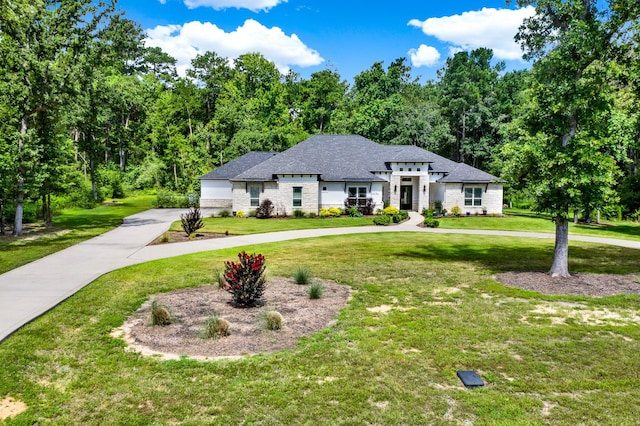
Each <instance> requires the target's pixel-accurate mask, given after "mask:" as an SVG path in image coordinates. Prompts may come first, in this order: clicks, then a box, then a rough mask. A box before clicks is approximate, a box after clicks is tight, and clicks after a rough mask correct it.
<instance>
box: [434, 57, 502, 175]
mask: <svg viewBox="0 0 640 426" xmlns="http://www.w3.org/2000/svg"><path fill="white" fill-rule="evenodd" d="M492 59H493V51H492V50H491V49H487V48H479V49H475V50H473V51H471V52H458V53H456V54H455V55H454V56H453V57H452V58H449V59H447V64H446V66H445V67H444V68H443V69H442V70H440V71H439V75H440V77H441V79H440V83H439V87H440V89H441V92H442V97H441V106H442V109H443V114H444V115H445V116H446V117H447V118H448V119H449V125H450V127H451V131H452V132H453V136H454V137H455V144H454V145H452V146H451V152H450V154H449V155H450V157H451V158H452V159H453V160H455V161H458V162H460V161H466V162H469V163H471V164H472V165H473V166H475V167H480V166H481V163H482V162H483V161H486V160H487V159H488V157H489V155H490V152H491V151H492V147H493V146H494V145H496V138H495V134H494V130H495V127H494V126H493V121H494V116H493V112H494V111H493V108H494V104H495V87H496V84H497V81H498V74H499V72H500V71H502V70H503V69H504V63H503V62H499V63H498V64H497V65H495V66H492V65H491V61H492Z"/></svg>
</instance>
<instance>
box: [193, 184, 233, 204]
mask: <svg viewBox="0 0 640 426" xmlns="http://www.w3.org/2000/svg"><path fill="white" fill-rule="evenodd" d="M232 188H233V186H232V185H231V182H229V181H228V180H202V181H200V207H201V208H215V209H231V208H232V200H233V193H232Z"/></svg>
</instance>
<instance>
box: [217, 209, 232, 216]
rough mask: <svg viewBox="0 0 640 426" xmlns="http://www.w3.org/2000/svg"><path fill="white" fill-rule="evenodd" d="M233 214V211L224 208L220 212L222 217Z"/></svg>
mask: <svg viewBox="0 0 640 426" xmlns="http://www.w3.org/2000/svg"><path fill="white" fill-rule="evenodd" d="M229 216H231V212H230V211H229V210H227V209H224V210H222V211H221V212H220V217H229Z"/></svg>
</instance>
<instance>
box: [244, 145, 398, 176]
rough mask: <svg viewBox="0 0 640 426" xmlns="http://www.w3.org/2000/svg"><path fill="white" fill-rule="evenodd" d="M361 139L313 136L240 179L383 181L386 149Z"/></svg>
mask: <svg viewBox="0 0 640 426" xmlns="http://www.w3.org/2000/svg"><path fill="white" fill-rule="evenodd" d="M381 147H382V145H379V144H377V143H375V142H373V141H370V140H369V139H367V138H363V137H362V136H356V135H350V136H333V135H317V136H313V137H311V138H309V139H307V140H305V141H303V142H300V143H299V144H297V145H295V146H294V147H292V148H289V149H288V150H286V151H284V152H281V153H280V154H278V155H276V156H275V157H273V158H270V159H268V160H266V161H264V162H263V163H260V164H258V165H257V166H255V167H253V168H251V169H249V170H247V171H246V172H244V173H241V174H240V175H238V176H237V177H236V179H237V180H249V181H251V180H272V179H273V178H274V175H282V174H315V175H321V178H322V180H325V181H334V182H335V181H349V180H365V181H377V180H381V179H379V178H377V177H376V176H374V175H373V174H372V173H371V171H372V170H385V169H386V168H385V155H384V154H385V152H386V151H385V150H384V149H381Z"/></svg>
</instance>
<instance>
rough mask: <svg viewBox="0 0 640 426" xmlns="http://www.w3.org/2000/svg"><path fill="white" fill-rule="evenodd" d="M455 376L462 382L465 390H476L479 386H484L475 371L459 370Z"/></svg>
mask: <svg viewBox="0 0 640 426" xmlns="http://www.w3.org/2000/svg"><path fill="white" fill-rule="evenodd" d="M456 375H457V376H458V378H459V379H460V380H461V381H462V384H463V385H465V387H467V388H477V387H480V386H484V382H483V381H482V379H481V378H480V376H478V373H476V372H475V371H470V370H459V371H457V372H456Z"/></svg>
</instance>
